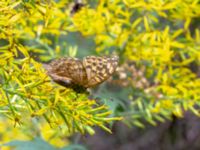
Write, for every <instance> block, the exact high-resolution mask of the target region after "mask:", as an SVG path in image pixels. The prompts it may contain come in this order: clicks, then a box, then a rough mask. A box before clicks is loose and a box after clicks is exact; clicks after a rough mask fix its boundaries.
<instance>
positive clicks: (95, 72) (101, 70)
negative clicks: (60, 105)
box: [83, 56, 118, 87]
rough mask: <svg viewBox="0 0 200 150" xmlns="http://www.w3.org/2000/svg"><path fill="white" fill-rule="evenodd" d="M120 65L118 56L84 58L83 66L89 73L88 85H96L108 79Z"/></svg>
mask: <svg viewBox="0 0 200 150" xmlns="http://www.w3.org/2000/svg"><path fill="white" fill-rule="evenodd" d="M117 65H118V57H117V56H113V57H96V56H87V57H85V58H84V59H83V66H84V68H85V70H86V73H87V78H88V83H87V84H86V85H85V86H86V87H93V86H96V85H98V84H100V83H102V82H103V81H105V80H107V79H108V78H109V77H110V76H111V75H112V74H113V72H114V71H115V70H116V68H117Z"/></svg>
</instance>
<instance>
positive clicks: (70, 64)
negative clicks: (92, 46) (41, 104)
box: [46, 56, 118, 89]
mask: <svg viewBox="0 0 200 150" xmlns="http://www.w3.org/2000/svg"><path fill="white" fill-rule="evenodd" d="M117 65H118V56H112V57H97V56H87V57H85V58H83V60H80V59H77V58H71V57H64V58H60V59H57V60H53V61H52V62H51V63H50V64H48V65H47V67H46V70H47V73H48V75H49V76H50V77H51V78H52V79H53V81H55V82H57V83H58V84H60V85H63V86H65V87H69V88H73V89H75V88H85V89H86V88H90V87H94V86H96V85H98V84H100V83H102V82H103V81H105V80H107V79H108V78H109V77H110V76H111V75H112V74H113V73H114V71H115V70H116V68H117Z"/></svg>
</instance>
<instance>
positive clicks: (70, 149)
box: [2, 138, 86, 150]
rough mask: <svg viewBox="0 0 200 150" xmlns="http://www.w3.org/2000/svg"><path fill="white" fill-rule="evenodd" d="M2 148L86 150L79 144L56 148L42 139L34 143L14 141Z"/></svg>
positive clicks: (16, 149) (19, 149)
mask: <svg viewBox="0 0 200 150" xmlns="http://www.w3.org/2000/svg"><path fill="white" fill-rule="evenodd" d="M2 146H4V147H5V146H11V147H15V150H38V149H43V150H86V148H85V147H83V146H81V145H78V144H73V145H69V146H67V147H63V148H55V147H53V146H51V145H50V144H48V143H47V142H45V141H43V140H42V139H40V138H36V139H33V140H32V141H12V142H9V143H6V144H4V145H2Z"/></svg>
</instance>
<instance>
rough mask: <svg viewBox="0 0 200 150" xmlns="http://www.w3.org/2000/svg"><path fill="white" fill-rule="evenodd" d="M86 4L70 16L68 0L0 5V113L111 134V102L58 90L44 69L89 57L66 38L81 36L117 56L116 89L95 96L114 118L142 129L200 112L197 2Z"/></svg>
mask: <svg viewBox="0 0 200 150" xmlns="http://www.w3.org/2000/svg"><path fill="white" fill-rule="evenodd" d="M85 3H86V5H85V6H84V7H83V8H82V9H81V10H79V11H78V12H76V13H75V14H73V15H72V14H70V10H71V9H70V1H64V0H60V1H53V0H50V1H48V2H45V1H42V2H40V1H1V2H0V83H1V84H0V112H1V114H4V115H5V116H7V117H8V118H10V119H11V120H13V121H14V122H16V124H19V123H24V122H26V119H27V118H37V119H38V118H39V120H41V118H42V117H43V118H45V120H46V122H48V123H49V125H50V126H51V127H52V128H54V127H55V126H56V127H62V128H63V129H64V131H65V133H68V134H71V133H74V132H76V131H79V132H81V133H85V131H87V132H90V133H94V131H93V129H92V127H93V126H95V125H97V126H100V127H102V128H103V129H105V130H107V131H110V130H109V129H108V128H106V126H105V123H108V122H111V121H113V120H118V119H120V118H115V117H113V118H109V115H110V111H109V109H108V108H107V107H106V105H102V104H99V103H97V102H96V101H94V100H89V99H88V95H87V94H86V93H84V94H77V93H75V92H73V91H71V90H70V89H65V88H63V87H60V86H59V85H55V84H54V83H52V82H51V81H50V79H49V77H48V76H47V75H46V73H45V70H44V69H43V67H42V62H48V61H49V60H51V59H54V58H57V57H61V56H63V54H67V55H71V56H74V55H75V54H76V51H77V53H78V54H79V53H82V54H85V52H83V49H81V47H80V48H79V47H78V48H77V47H73V46H72V44H71V43H72V41H71V42H68V43H67V42H66V41H65V39H67V38H69V37H71V35H72V34H73V35H75V33H76V34H77V33H78V34H79V35H81V36H82V39H87V40H90V42H92V43H95V45H96V49H95V51H90V53H91V54H93V53H95V52H96V54H99V55H103V54H110V53H117V54H118V55H119V56H120V59H121V60H120V63H121V64H120V67H119V71H118V73H117V77H116V78H117V80H112V81H110V85H113V87H115V88H116V87H119V88H118V89H115V88H114V89H112V88H107V87H106V86H105V87H104V89H103V90H102V89H100V90H99V91H97V92H96V94H97V95H99V97H100V99H101V100H105V101H106V104H107V105H108V106H109V107H110V109H112V110H113V111H114V112H115V114H112V115H116V114H117V115H119V114H120V115H122V116H123V117H124V118H125V119H124V121H125V122H126V123H127V124H128V125H133V124H134V125H136V126H140V127H145V125H144V123H143V121H144V120H146V121H147V122H149V123H150V124H152V125H156V124H157V121H161V122H164V121H165V119H166V118H167V119H170V118H171V116H172V114H173V115H176V116H177V117H183V116H184V112H185V111H188V110H190V111H192V112H193V113H194V114H195V115H197V116H199V115H200V114H199V106H198V105H199V101H200V96H199V95H200V79H199V74H200V69H199V68H200V29H199V18H200V13H199V9H200V1H199V0H174V1H169V0H163V1H152V0H115V1H113V0H101V1H92V2H91V3H89V1H85ZM90 4H91V5H90ZM80 41H81V40H80V39H79V40H77V45H78V43H79V42H80ZM73 42H74V41H73ZM87 44H88V43H86V45H87ZM69 49H70V50H69ZM81 50H82V51H81ZM121 89H123V90H121ZM105 91H106V92H105ZM112 92H113V93H114V94H113V93H112ZM106 93H109V94H106ZM116 93H117V94H116ZM111 98H112V99H113V102H107V100H108V99H111ZM44 122H45V121H43V120H41V121H38V123H41V125H43V126H44Z"/></svg>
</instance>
